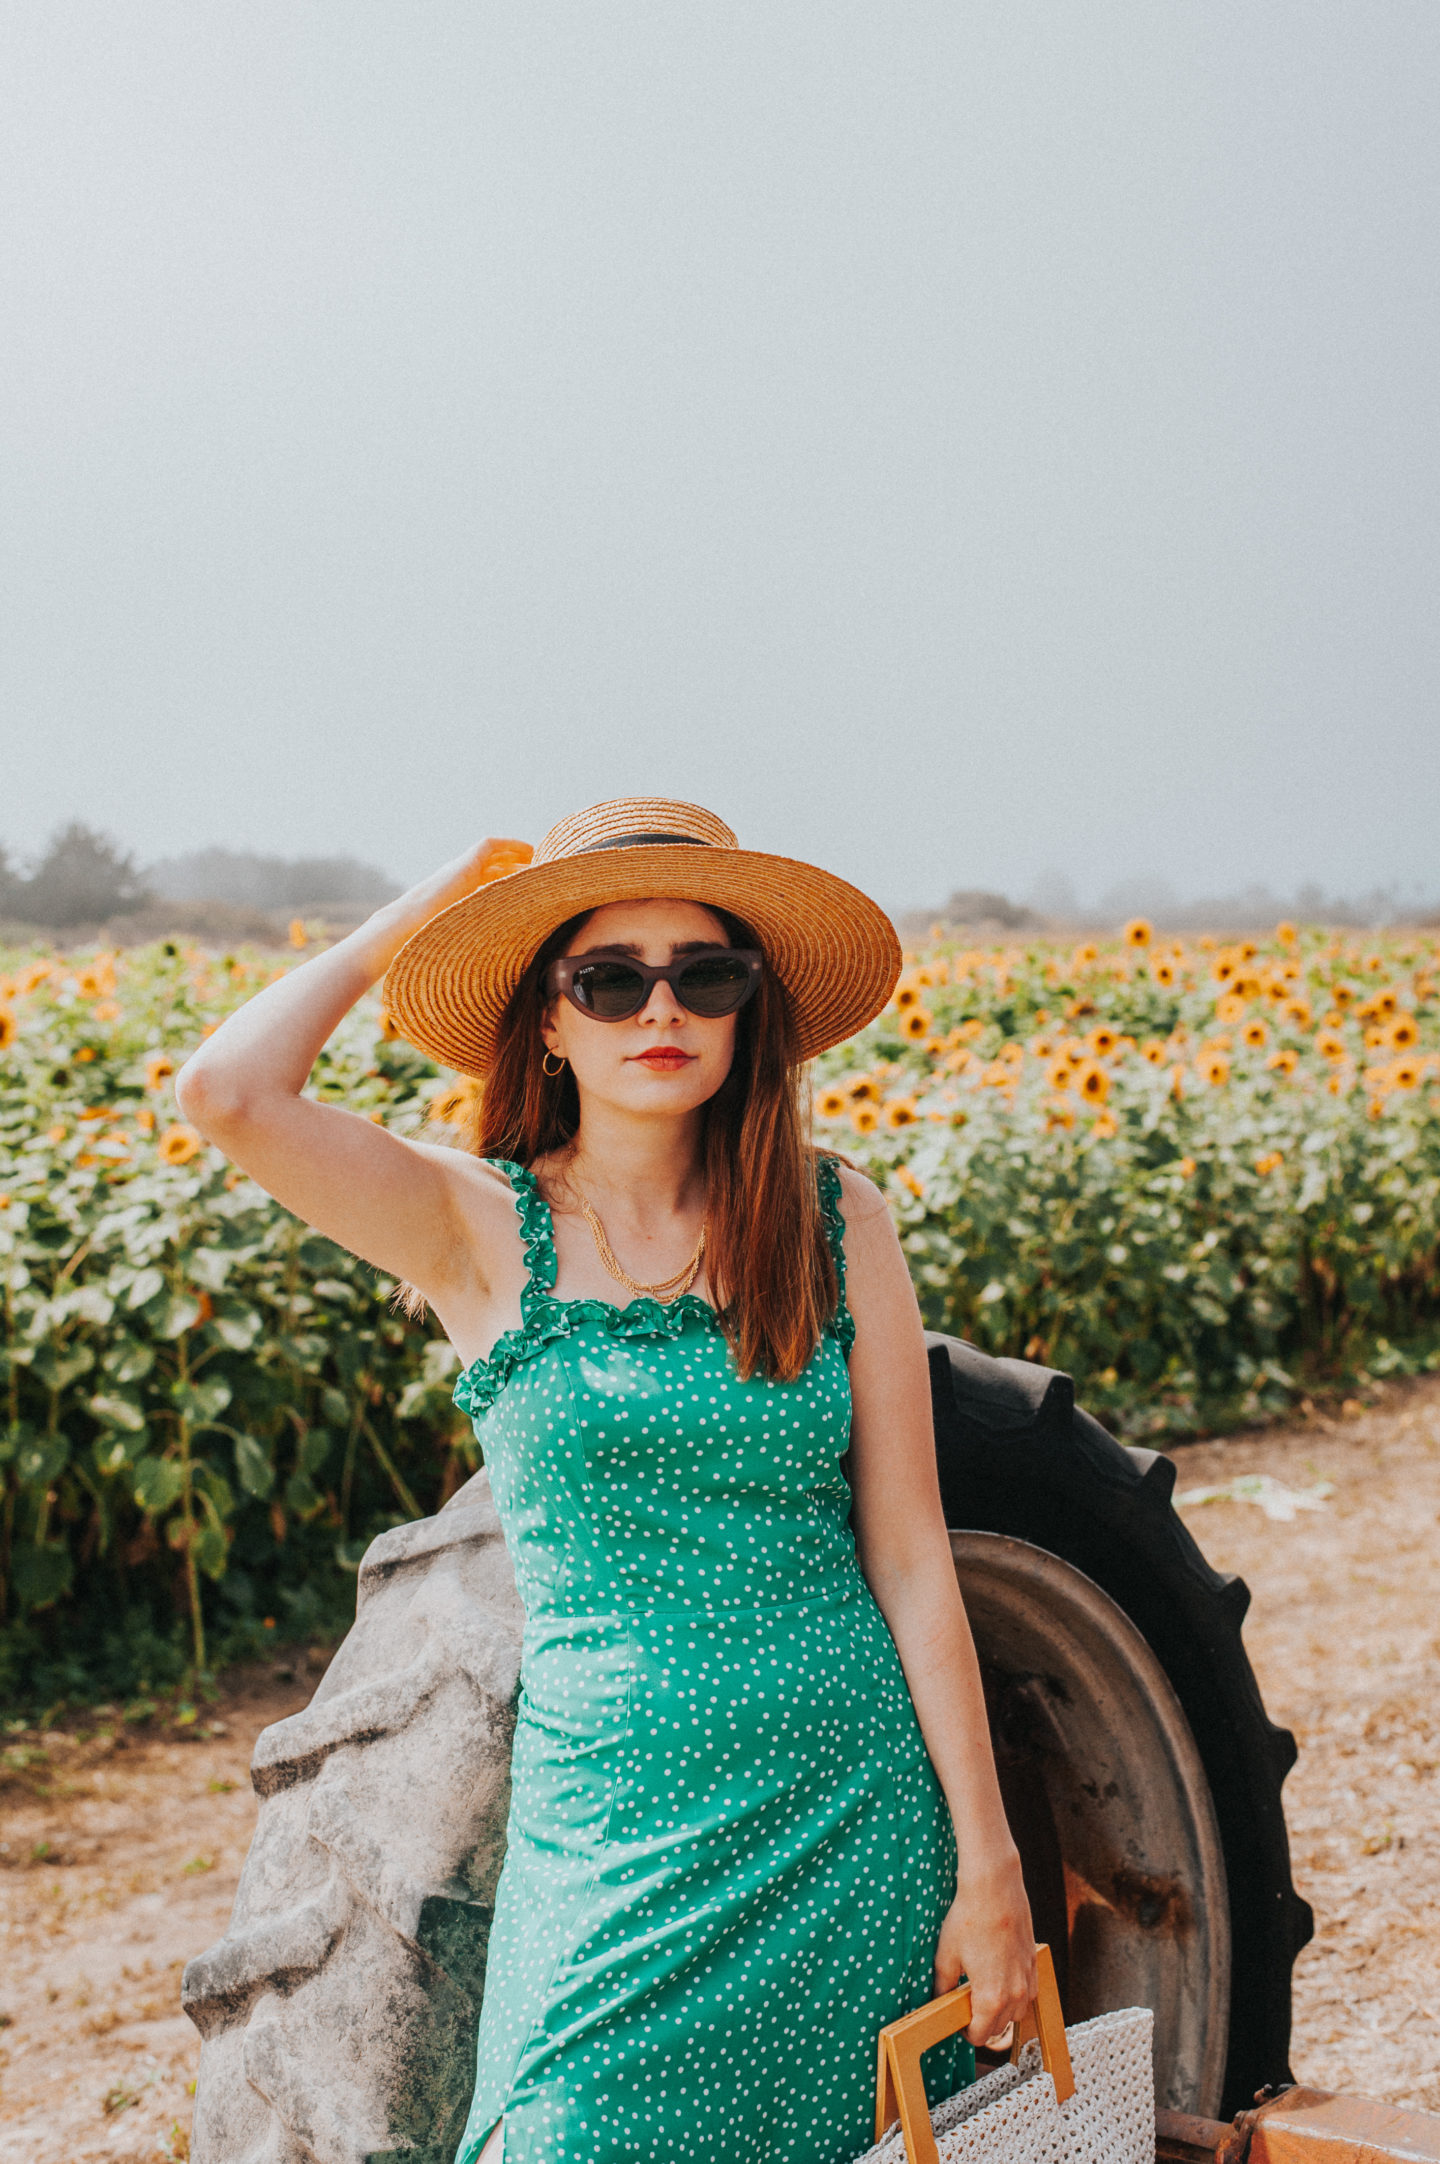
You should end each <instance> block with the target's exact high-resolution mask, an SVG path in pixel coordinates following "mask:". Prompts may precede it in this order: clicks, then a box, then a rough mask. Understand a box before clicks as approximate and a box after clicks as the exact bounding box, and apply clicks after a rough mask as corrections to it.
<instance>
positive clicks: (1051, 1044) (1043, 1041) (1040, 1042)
mask: <svg viewBox="0 0 1440 2164" xmlns="http://www.w3.org/2000/svg"><path fill="white" fill-rule="evenodd" d="M1030 1051H1031V1053H1032V1055H1033V1057H1034V1058H1036V1059H1053V1058H1054V1056H1055V1040H1054V1039H1053V1038H1052V1037H1032V1038H1031V1039H1030Z"/></svg>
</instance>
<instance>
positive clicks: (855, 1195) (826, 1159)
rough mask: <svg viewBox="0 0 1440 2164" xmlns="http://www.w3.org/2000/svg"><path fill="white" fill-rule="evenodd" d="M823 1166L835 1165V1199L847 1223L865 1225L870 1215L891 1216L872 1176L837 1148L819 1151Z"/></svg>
mask: <svg viewBox="0 0 1440 2164" xmlns="http://www.w3.org/2000/svg"><path fill="white" fill-rule="evenodd" d="M816 1155H817V1156H818V1158H819V1160H820V1162H821V1164H822V1165H828V1166H829V1167H830V1168H831V1171H830V1177H831V1179H832V1181H833V1183H834V1189H833V1191H834V1194H835V1199H836V1201H837V1202H838V1203H839V1206H840V1214H841V1216H842V1217H843V1218H844V1220H845V1222H846V1224H847V1225H859V1224H863V1223H864V1222H865V1221H866V1219H867V1218H872V1217H885V1216H888V1214H889V1210H888V1206H887V1204H886V1201H885V1197H884V1196H883V1195H882V1194H881V1192H880V1190H879V1188H878V1187H877V1186H876V1185H875V1182H874V1181H873V1180H872V1179H869V1178H868V1177H867V1176H866V1174H865V1173H863V1172H861V1171H859V1170H858V1169H857V1167H856V1166H854V1165H852V1164H851V1163H850V1161H849V1159H848V1158H845V1157H841V1156H839V1155H838V1154H837V1153H836V1152H835V1151H833V1150H820V1151H817V1152H816Z"/></svg>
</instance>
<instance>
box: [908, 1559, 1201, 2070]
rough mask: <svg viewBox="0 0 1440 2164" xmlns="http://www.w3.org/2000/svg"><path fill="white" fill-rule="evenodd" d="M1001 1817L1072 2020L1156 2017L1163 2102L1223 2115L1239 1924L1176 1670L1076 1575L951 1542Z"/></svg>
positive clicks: (1047, 1562) (1066, 1567)
mask: <svg viewBox="0 0 1440 2164" xmlns="http://www.w3.org/2000/svg"><path fill="white" fill-rule="evenodd" d="M950 1547H951V1552H952V1554H953V1556H954V1558H955V1569H956V1573H957V1575H958V1577H959V1580H960V1584H961V1588H962V1590H963V1592H964V1595H965V1605H966V1609H967V1611H968V1613H969V1616H970V1622H971V1627H972V1629H973V1631H974V1634H975V1641H976V1646H977V1649H978V1651H979V1655H980V1663H981V1668H982V1671H983V1673H984V1676H985V1683H986V1697H987V1703H988V1709H989V1714H990V1727H991V1733H992V1735H993V1737H994V1740H995V1744H996V1752H997V1759H998V1762H999V1766H1000V1774H1001V1784H1002V1787H1003V1789H1004V1792H1005V1802H1006V1809H1007V1811H1008V1812H1009V1815H1010V1821H1011V1826H1012V1829H1013V1831H1014V1833H1015V1838H1016V1842H1017V1845H1018V1846H1019V1848H1020V1851H1021V1855H1022V1858H1023V1859H1024V1862H1025V1867H1026V1884H1027V1887H1028V1889H1029V1892H1030V1898H1031V1905H1032V1908H1033V1910H1034V1912H1035V1931H1036V1936H1037V1937H1038V1938H1043V1939H1046V1940H1048V1941H1049V1943H1050V1945H1051V1946H1052V1947H1053V1948H1054V1949H1055V1951H1056V1965H1057V1968H1058V1969H1059V1971H1060V1992H1061V1998H1062V2000H1063V2002H1064V2006H1065V2016H1066V2019H1067V2020H1068V2021H1083V2020H1085V2019H1086V2018H1087V2017H1088V2016H1089V2015H1091V2014H1098V2013H1103V2012H1105V2011H1106V2010H1107V2009H1109V2008H1111V2007H1116V2006H1149V2007H1151V2008H1153V2010H1154V2014H1155V2077H1156V2100H1157V2102H1158V2103H1159V2104H1160V2105H1162V2106H1165V2107H1168V2108H1169V2109H1171V2110H1176V2111H1189V2112H1196V2111H1198V2112H1202V2113H1204V2112H1211V2111H1214V2110H1216V2109H1218V2107H1219V2104H1220V2098H1221V2092H1222V2088H1223V2084H1224V2075H1225V2061H1226V2050H1227V2034H1228V2026H1229V1984H1230V1912H1229V1901H1228V1895H1227V1890H1226V1878H1225V1859H1224V1853H1223V1851H1222V1849H1221V1845H1220V1837H1219V1832H1218V1829H1217V1826H1216V1820H1215V1810H1214V1805H1213V1803H1212V1801H1211V1796H1210V1787H1209V1783H1208V1781H1207V1780H1206V1777H1205V1769H1204V1767H1203V1765H1202V1764H1201V1761H1200V1755H1199V1753H1198V1751H1197V1750H1196V1747H1195V1742H1194V1738H1193V1737H1192V1736H1191V1733H1190V1729H1189V1725H1188V1723H1187V1722H1186V1719H1185V1715H1184V1713H1183V1711H1182V1709H1181V1706H1180V1703H1179V1700H1178V1699H1177V1698H1176V1696H1175V1692H1174V1690H1173V1688H1172V1687H1171V1684H1170V1682H1169V1679H1168V1678H1167V1676H1166V1674H1165V1671H1164V1670H1163V1668H1162V1667H1161V1666H1160V1663H1159V1661H1158V1660H1157V1659H1156V1657H1155V1655H1154V1653H1153V1652H1152V1651H1151V1649H1150V1647H1149V1646H1148V1645H1147V1644H1146V1642H1145V1640H1144V1638H1143V1637H1142V1636H1141V1635H1140V1632H1139V1631H1138V1630H1137V1629H1136V1628H1135V1625H1134V1624H1133V1623H1132V1622H1131V1621H1130V1619H1129V1618H1128V1616H1126V1615H1125V1614H1124V1612H1123V1611H1122V1610H1121V1609H1120V1608H1119V1607H1118V1606H1117V1605H1116V1603H1115V1602H1114V1601H1113V1600H1111V1598H1110V1596H1109V1595H1108V1594H1107V1593H1104V1592H1102V1591H1101V1590H1100V1588H1099V1586H1097V1585H1096V1584H1095V1583H1094V1582H1093V1580H1091V1579H1089V1578H1087V1577H1085V1576H1084V1575H1083V1573H1082V1572H1080V1571H1078V1570H1076V1569H1075V1568H1074V1566H1073V1565H1072V1564H1069V1563H1066V1562H1063V1561H1062V1560H1061V1559H1060V1558H1059V1557H1058V1556H1054V1555H1051V1554H1049V1553H1047V1552H1046V1551H1045V1550H1043V1549H1040V1548H1034V1547H1031V1546H1030V1544H1029V1543H1028V1542H1026V1541H1022V1540H1014V1539H1011V1538H1009V1537H1008V1536H1007V1535H1004V1534H999V1533H958V1532H957V1533H952V1534H951V1536H950Z"/></svg>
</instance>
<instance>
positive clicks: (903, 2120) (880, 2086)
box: [875, 1946, 1075, 2164]
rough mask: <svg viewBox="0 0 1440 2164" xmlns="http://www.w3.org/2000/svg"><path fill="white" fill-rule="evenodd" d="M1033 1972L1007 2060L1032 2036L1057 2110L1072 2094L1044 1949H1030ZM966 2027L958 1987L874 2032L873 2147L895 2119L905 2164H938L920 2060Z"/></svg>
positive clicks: (966, 2003) (966, 2006) (1061, 2020)
mask: <svg viewBox="0 0 1440 2164" xmlns="http://www.w3.org/2000/svg"><path fill="white" fill-rule="evenodd" d="M1035 1967H1036V1970H1037V1971H1038V1986H1037V1989H1036V1993H1035V1997H1034V1998H1033V1999H1032V2000H1031V2002H1030V2011H1029V2013H1028V2014H1026V2015H1025V2017H1024V2018H1023V2020H1021V2021H1017V2022H1016V2024H1015V2040H1014V2042H1013V2044H1012V2045H1011V2047H1010V2057H1011V2059H1012V2060H1014V2059H1018V2058H1019V2056H1020V2047H1021V2045H1022V2044H1025V2043H1027V2042H1028V2041H1029V2039H1030V2038H1031V2037H1032V2036H1038V2037H1039V2039H1040V2057H1041V2060H1042V2062H1043V2064H1044V2067H1045V2071H1046V2073H1047V2074H1048V2075H1049V2076H1050V2078H1051V2080H1052V2081H1053V2082H1054V2084H1055V2095H1056V2098H1057V2099H1058V2101H1059V2102H1060V2103H1062V2104H1063V2103H1064V2102H1065V2100H1066V2098H1067V2097H1071V2096H1073V2095H1074V2094H1075V2076H1074V2075H1073V2074H1072V2072H1071V2071H1070V2047H1069V2045H1068V2044H1067V2043H1066V2041H1065V2016H1064V2014H1063V2013H1062V2012H1061V2010H1060V1993H1059V1991H1058V1989H1057V1988H1056V1984H1055V1964H1054V1962H1053V1961H1052V1960H1051V1958H1050V1949H1049V1947H1048V1946H1037V1947H1036V1949H1035ZM969 2026H970V1986H969V1985H968V1984H962V1985H961V1986H960V1988H959V1990H958V1991H947V1992H946V1993H945V1994H944V1996H943V1997H942V1998H938V1999H931V2000H930V2001H929V2003H928V2005H925V2006H919V2007H917V2008H916V2009H915V2012H914V2013H913V2014H904V2015H902V2016H901V2018H900V2020H899V2021H892V2022H891V2023H890V2024H889V2026H888V2027H887V2028H884V2029H882V2030H881V2031H880V2064H879V2068H878V2070H877V2073H876V2081H875V2139H876V2141H879V2140H880V2139H881V2138H882V2136H883V2135H884V2132H885V2129H886V2127H887V2126H889V2125H890V2124H891V2122H892V2120H894V2119H896V2118H898V2119H899V2121H900V2130H901V2132H902V2133H903V2135H904V2136H905V2155H906V2157H907V2159H908V2160H909V2164H939V2151H938V2150H937V2149H936V2147H935V2133H934V2129H933V2128H932V2127H931V2124H930V2106H929V2104H928V2103H927V2102H926V2100H925V2077H924V2075H923V2074H922V2073H921V2071H920V2054H921V2052H922V2051H928V2050H929V2049H930V2046H931V2045H932V2044H943V2043H944V2041H945V2039H946V2037H947V2036H955V2035H958V2033H959V2031H960V2030H961V2029H966V2028H968V2027H969Z"/></svg>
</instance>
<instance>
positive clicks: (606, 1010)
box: [570, 962, 646, 1022]
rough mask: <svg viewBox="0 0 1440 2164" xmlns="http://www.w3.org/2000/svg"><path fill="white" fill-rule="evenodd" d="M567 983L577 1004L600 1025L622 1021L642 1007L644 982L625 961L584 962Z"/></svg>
mask: <svg viewBox="0 0 1440 2164" xmlns="http://www.w3.org/2000/svg"><path fill="white" fill-rule="evenodd" d="M570 983H571V988H572V991H573V995H574V998H575V1002H576V1005H577V1006H580V1007H583V1008H584V1009H585V1011H586V1013H587V1014H593V1015H595V1016H596V1017H597V1018H598V1019H599V1020H600V1021H602V1022H619V1021H622V1020H623V1019H624V1017H625V1016H626V1015H627V1014H638V1013H639V1011H640V1009H641V1008H642V1007H643V1006H644V1004H645V993H646V984H645V979H644V978H643V977H642V976H641V974H640V972H639V970H638V969H631V967H630V966H629V964H628V963H627V962H586V963H585V964H584V966H583V967H582V968H580V969H577V970H576V971H575V974H574V975H573V977H572V978H571V980H570Z"/></svg>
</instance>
